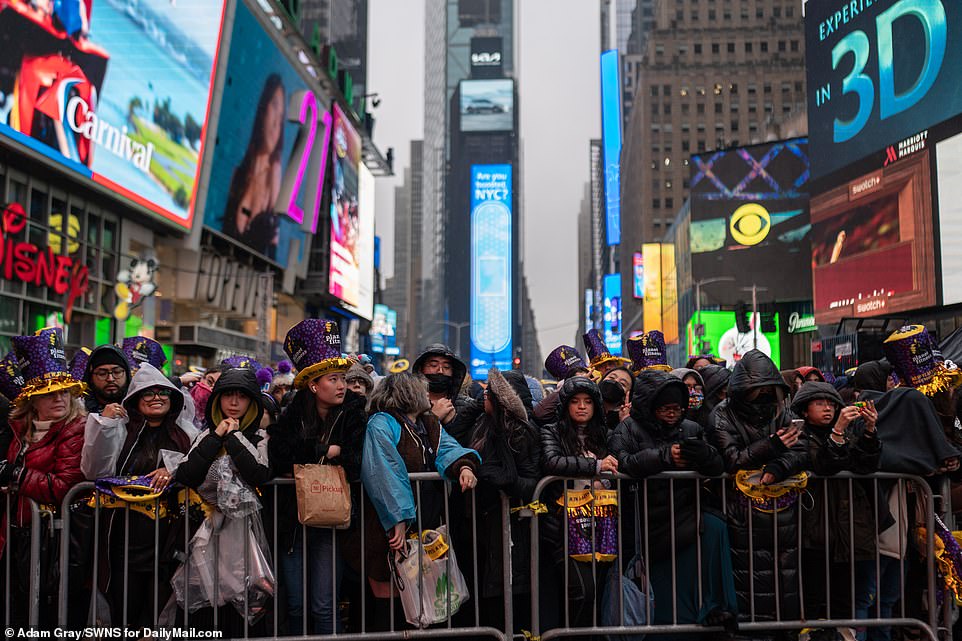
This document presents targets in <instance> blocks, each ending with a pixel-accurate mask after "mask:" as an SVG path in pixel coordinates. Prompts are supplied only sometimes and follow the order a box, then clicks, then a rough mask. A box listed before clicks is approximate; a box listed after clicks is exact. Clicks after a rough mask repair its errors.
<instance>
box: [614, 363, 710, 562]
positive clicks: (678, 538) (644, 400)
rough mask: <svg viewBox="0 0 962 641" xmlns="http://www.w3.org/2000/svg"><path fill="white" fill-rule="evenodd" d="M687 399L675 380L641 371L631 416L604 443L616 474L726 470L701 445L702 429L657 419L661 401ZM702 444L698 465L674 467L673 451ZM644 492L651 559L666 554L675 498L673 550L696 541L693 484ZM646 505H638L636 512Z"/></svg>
mask: <svg viewBox="0 0 962 641" xmlns="http://www.w3.org/2000/svg"><path fill="white" fill-rule="evenodd" d="M672 396H675V397H683V398H687V397H688V387H687V386H686V385H685V384H684V383H683V382H682V381H681V380H679V379H678V378H677V377H675V376H673V375H671V374H668V373H666V372H660V371H657V370H644V371H642V372H641V373H640V374H639V375H638V378H637V379H636V380H635V392H634V394H633V395H632V398H631V415H630V416H629V417H628V418H626V419H625V420H624V421H622V422H621V423H620V424H619V425H618V427H617V428H615V431H614V432H613V433H612V435H611V437H610V438H609V439H608V449H609V450H611V453H612V454H613V455H614V456H615V457H617V459H618V471H619V472H621V473H622V474H627V475H629V476H633V477H635V478H646V477H648V476H652V475H654V474H658V473H660V472H669V471H680V470H694V471H697V472H700V473H701V474H704V475H706V476H718V475H720V474H721V473H722V472H723V471H724V466H723V465H722V460H721V456H719V454H718V452H717V451H716V450H715V448H713V447H712V446H711V445H709V444H708V443H706V442H705V434H704V431H703V430H702V428H701V426H700V425H698V424H697V423H695V422H693V421H689V420H687V419H681V420H680V421H679V422H678V423H677V424H676V425H673V426H669V425H665V424H664V423H662V422H661V421H659V420H658V419H657V418H656V417H655V409H656V408H657V406H658V404H659V403H658V400H659V399H665V398H666V397H672ZM692 441H697V442H698V443H699V444H700V448H701V454H700V455H699V457H700V460H698V461H689V462H688V463H689V465H688V466H686V467H683V468H679V467H676V466H675V464H674V461H673V460H672V457H671V448H672V446H673V445H676V444H690V443H691V442H692ZM645 489H646V490H647V492H648V510H649V511H648V518H647V519H646V520H642V521H641V522H642V523H647V524H648V546H649V554H650V555H651V556H652V558H655V557H662V556H663V555H667V554H670V551H671V547H670V546H669V545H668V543H669V542H670V541H671V540H672V538H671V533H672V532H671V529H670V524H671V497H672V496H674V510H675V528H674V535H675V536H674V541H675V544H676V546H677V549H679V550H680V549H681V548H683V547H685V546H688V545H691V544H692V543H694V541H695V532H696V528H697V523H698V515H697V514H696V513H695V504H696V502H695V497H696V494H697V492H698V483H697V482H695V481H685V480H679V481H675V482H674V486H673V488H672V482H671V481H668V480H652V481H649V482H648V483H646V484H645V485H643V486H642V491H644V490H645ZM643 505H644V501H641V502H639V509H644V508H643V507H642V506H643Z"/></svg>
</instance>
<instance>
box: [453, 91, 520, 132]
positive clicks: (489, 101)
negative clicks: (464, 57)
mask: <svg viewBox="0 0 962 641" xmlns="http://www.w3.org/2000/svg"><path fill="white" fill-rule="evenodd" d="M513 129H514V81H513V80H511V79H504V78H502V79H498V80H463V81H461V131H511V130H513Z"/></svg>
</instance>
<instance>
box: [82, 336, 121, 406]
mask: <svg viewBox="0 0 962 641" xmlns="http://www.w3.org/2000/svg"><path fill="white" fill-rule="evenodd" d="M105 357H106V358H108V359H109V360H108V362H111V363H116V364H117V365H119V366H121V367H123V368H124V372H125V373H126V374H127V379H126V380H127V382H126V384H125V385H123V386H122V389H123V390H124V395H125V396H126V388H127V386H129V385H130V382H131V381H130V379H131V375H130V361H128V360H127V355H126V354H124V352H123V350H122V349H120V348H119V347H117V346H116V345H101V346H100V347H97V348H94V350H93V351H92V352H90V357H89V358H88V359H87V368H86V369H85V370H84V376H83V382H84V383H86V384H87V395H86V396H85V397H84V405H86V407H87V411H88V412H93V413H97V414H99V413H100V412H102V411H103V410H104V405H103V404H102V403H101V402H100V401H99V400H98V399H97V395H96V394H95V393H94V384H93V373H94V368H95V367H100V366H101V365H103V364H104V363H103V362H99V361H102V360H103V359H104V358H105Z"/></svg>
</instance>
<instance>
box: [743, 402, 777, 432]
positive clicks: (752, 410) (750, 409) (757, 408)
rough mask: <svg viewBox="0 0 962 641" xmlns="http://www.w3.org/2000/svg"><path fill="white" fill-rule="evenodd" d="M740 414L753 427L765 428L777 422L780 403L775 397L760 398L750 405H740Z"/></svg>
mask: <svg viewBox="0 0 962 641" xmlns="http://www.w3.org/2000/svg"><path fill="white" fill-rule="evenodd" d="M738 413H739V414H740V415H741V416H742V418H744V419H745V420H746V421H747V422H748V423H750V424H751V425H754V426H756V427H763V426H766V425H768V424H769V423H771V422H772V421H773V420H775V417H776V416H777V415H778V402H777V400H776V399H775V397H774V396H772V397H769V396H765V397H762V396H759V397H758V398H757V399H755V400H754V401H752V402H750V403H739V406H738Z"/></svg>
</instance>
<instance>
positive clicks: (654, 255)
mask: <svg viewBox="0 0 962 641" xmlns="http://www.w3.org/2000/svg"><path fill="white" fill-rule="evenodd" d="M639 255H640V256H641V263H642V265H643V266H644V269H643V270H642V274H641V277H642V280H641V293H642V296H641V298H642V299H643V302H642V316H643V327H644V331H645V332H650V331H653V330H658V331H660V332H662V333H663V334H664V335H665V342H666V343H668V344H677V343H678V291H677V290H678V283H677V280H678V270H677V269H676V267H675V246H674V245H672V244H670V243H645V244H644V245H642V246H641V254H636V256H639ZM636 278H637V275H636ZM635 287H636V288H637V287H638V284H637V280H636V284H635ZM629 329H631V328H629ZM632 331H634V330H632Z"/></svg>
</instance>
